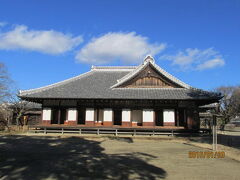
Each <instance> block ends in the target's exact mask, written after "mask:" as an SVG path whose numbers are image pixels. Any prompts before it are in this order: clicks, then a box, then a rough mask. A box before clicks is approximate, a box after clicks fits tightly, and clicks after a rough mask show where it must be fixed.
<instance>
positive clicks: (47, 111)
mask: <svg viewBox="0 0 240 180" xmlns="http://www.w3.org/2000/svg"><path fill="white" fill-rule="evenodd" d="M51 114H52V110H51V109H50V108H44V109H43V115H42V117H43V118H42V119H43V120H46V121H50V120H51Z"/></svg>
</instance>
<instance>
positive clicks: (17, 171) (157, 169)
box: [0, 135, 240, 180]
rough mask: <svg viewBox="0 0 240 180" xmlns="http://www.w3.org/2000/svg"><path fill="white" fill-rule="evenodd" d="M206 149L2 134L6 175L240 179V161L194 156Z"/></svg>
mask: <svg viewBox="0 0 240 180" xmlns="http://www.w3.org/2000/svg"><path fill="white" fill-rule="evenodd" d="M189 151H206V149H203V148H199V147H195V146H191V145H188V144H184V143H181V142H174V141H168V140H160V139H157V138H156V139H141V138H131V137H122V138H120V137H119V138H114V137H100V138H94V137H92V138H91V137H90V138H89V137H88V138H86V137H85V138H83V137H69V136H67V137H58V136H52V137H51V136H46V137H44V136H21V135H18V136H7V135H5V136H0V155H1V156H0V178H2V179H36V180H38V179H180V180H181V179H191V180H194V179H211V180H212V179H239V168H240V162H238V161H235V160H232V159H230V158H228V157H226V158H224V159H191V158H188V152H189Z"/></svg>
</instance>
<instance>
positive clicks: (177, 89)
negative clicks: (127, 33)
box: [19, 56, 221, 129]
mask: <svg viewBox="0 0 240 180" xmlns="http://www.w3.org/2000/svg"><path fill="white" fill-rule="evenodd" d="M19 97H20V98H21V99H23V100H27V101H30V102H36V103H40V104H42V125H45V126H73V127H75V126H76V127H80V126H84V127H95V126H101V127H139V128H141V127H146V128H177V127H181V128H183V129H199V126H200V123H199V109H198V108H199V106H203V105H206V104H210V103H215V102H218V101H219V99H220V98H221V96H220V95H219V94H217V93H213V92H208V91H204V90H201V89H197V88H193V87H191V86H190V85H188V84H186V83H184V82H182V81H180V80H179V79H177V78H176V77H174V76H173V75H171V74H169V73H168V72H167V71H165V70H164V69H162V68H161V67H159V66H158V65H157V64H156V63H155V61H154V59H153V58H152V57H151V56H147V57H146V58H145V59H144V61H143V63H142V64H140V65H139V66H92V68H91V70H90V71H88V72H86V73H84V74H81V75H79V76H76V77H73V78H71V79H67V80H64V81H61V82H58V83H55V84H51V85H48V86H45V87H40V88H37V89H30V90H24V91H20V93H19Z"/></svg>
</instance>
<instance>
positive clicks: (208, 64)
mask: <svg viewBox="0 0 240 180" xmlns="http://www.w3.org/2000/svg"><path fill="white" fill-rule="evenodd" d="M224 65H225V62H224V60H222V59H212V60H209V61H206V62H204V63H203V64H199V65H198V66H197V69H198V70H204V69H211V68H214V67H217V66H224Z"/></svg>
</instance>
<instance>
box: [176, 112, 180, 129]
mask: <svg viewBox="0 0 240 180" xmlns="http://www.w3.org/2000/svg"><path fill="white" fill-rule="evenodd" d="M176 125H177V126H178V127H179V111H178V109H176Z"/></svg>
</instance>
